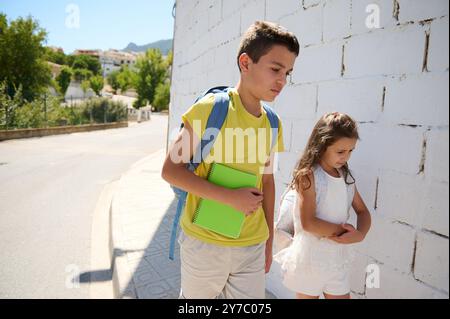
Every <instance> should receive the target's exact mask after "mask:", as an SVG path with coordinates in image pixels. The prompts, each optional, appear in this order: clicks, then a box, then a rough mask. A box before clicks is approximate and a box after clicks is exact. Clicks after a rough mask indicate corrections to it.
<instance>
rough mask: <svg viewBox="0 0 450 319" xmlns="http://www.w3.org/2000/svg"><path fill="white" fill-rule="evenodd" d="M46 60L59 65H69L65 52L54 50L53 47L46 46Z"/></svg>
mask: <svg viewBox="0 0 450 319" xmlns="http://www.w3.org/2000/svg"><path fill="white" fill-rule="evenodd" d="M44 59H45V61H49V62H53V63H56V64H59V65H67V58H66V55H65V54H64V52H61V51H54V50H53V49H52V48H45V55H44Z"/></svg>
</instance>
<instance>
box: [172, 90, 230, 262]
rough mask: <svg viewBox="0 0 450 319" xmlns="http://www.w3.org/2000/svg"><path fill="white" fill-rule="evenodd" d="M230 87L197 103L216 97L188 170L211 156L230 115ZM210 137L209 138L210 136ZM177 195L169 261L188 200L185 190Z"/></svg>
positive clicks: (179, 190)
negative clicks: (210, 130) (211, 130)
mask: <svg viewBox="0 0 450 319" xmlns="http://www.w3.org/2000/svg"><path fill="white" fill-rule="evenodd" d="M228 89H229V88H228V87H217V88H212V89H210V90H208V91H206V92H205V93H203V94H202V95H201V96H200V97H199V98H197V100H196V103H197V102H198V100H199V99H200V98H202V97H203V96H205V95H207V94H209V93H213V94H214V96H215V99H214V106H213V109H212V111H211V114H210V115H209V118H208V122H207V124H206V130H205V134H203V136H202V140H201V142H200V143H199V145H198V147H197V150H196V151H195V153H194V156H193V157H192V159H191V161H190V163H189V164H187V168H188V169H189V170H190V171H191V172H193V171H195V169H197V167H198V166H199V165H200V163H201V162H202V161H203V160H204V159H205V158H206V157H207V156H208V155H209V153H210V152H211V149H212V147H213V146H214V142H215V141H216V139H217V136H218V133H219V132H220V129H221V128H222V126H223V124H224V123H225V119H226V118H227V115H228V106H229V102H230V97H229V95H228ZM209 129H215V130H214V131H213V132H211V133H213V134H208V133H210V132H209ZM208 135H209V136H208ZM173 189H174V191H175V194H176V195H177V197H178V205H177V211H176V213H175V217H174V219H173V224H172V232H171V235H170V247H169V259H170V260H174V255H175V243H176V240H177V234H178V224H179V222H180V217H181V214H182V212H183V209H184V206H185V204H186V199H187V195H188V194H187V192H186V191H184V190H181V189H179V188H175V187H173Z"/></svg>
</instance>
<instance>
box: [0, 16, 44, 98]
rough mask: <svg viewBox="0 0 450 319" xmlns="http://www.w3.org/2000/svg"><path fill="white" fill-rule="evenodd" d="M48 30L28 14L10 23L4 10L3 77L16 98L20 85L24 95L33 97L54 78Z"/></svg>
mask: <svg viewBox="0 0 450 319" xmlns="http://www.w3.org/2000/svg"><path fill="white" fill-rule="evenodd" d="M46 38H47V32H46V31H45V30H44V29H42V28H41V27H40V26H39V23H38V22H37V21H35V20H33V19H32V17H28V18H27V19H23V18H18V19H16V20H14V21H11V23H10V24H9V25H8V21H7V18H6V15H4V14H1V13H0V81H5V83H6V91H7V92H8V95H9V96H10V97H11V98H12V97H14V95H15V93H16V91H17V90H18V88H19V87H20V86H22V89H23V91H22V94H23V97H24V98H25V99H26V100H28V101H32V100H33V99H35V98H36V97H37V96H39V95H41V94H42V93H43V92H45V90H47V86H48V85H49V84H50V82H51V71H50V67H49V66H48V65H47V63H46V62H45V61H44V59H43V57H44V54H45V48H44V46H43V43H44V42H45V41H46Z"/></svg>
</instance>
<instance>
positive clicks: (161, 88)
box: [152, 82, 170, 111]
mask: <svg viewBox="0 0 450 319" xmlns="http://www.w3.org/2000/svg"><path fill="white" fill-rule="evenodd" d="M169 102H170V83H169V82H165V83H160V84H159V85H158V87H157V88H156V93H155V99H154V100H153V103H152V105H153V106H154V107H155V109H156V110H157V111H162V110H167V109H168V108H169Z"/></svg>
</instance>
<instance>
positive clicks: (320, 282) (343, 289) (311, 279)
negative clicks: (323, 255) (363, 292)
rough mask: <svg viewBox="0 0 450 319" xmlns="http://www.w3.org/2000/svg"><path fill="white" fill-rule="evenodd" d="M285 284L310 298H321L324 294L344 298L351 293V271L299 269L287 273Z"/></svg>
mask: <svg viewBox="0 0 450 319" xmlns="http://www.w3.org/2000/svg"><path fill="white" fill-rule="evenodd" d="M283 284H284V285H285V286H286V287H287V288H288V289H290V290H292V291H295V292H297V293H302V294H305V295H308V296H320V295H321V294H322V293H326V294H328V295H333V296H343V295H346V294H348V293H350V271H349V270H348V269H346V270H325V269H320V268H319V269H304V270H303V271H302V270H301V269H298V270H297V271H296V272H295V273H290V272H286V273H285V274H284V279H283Z"/></svg>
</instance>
